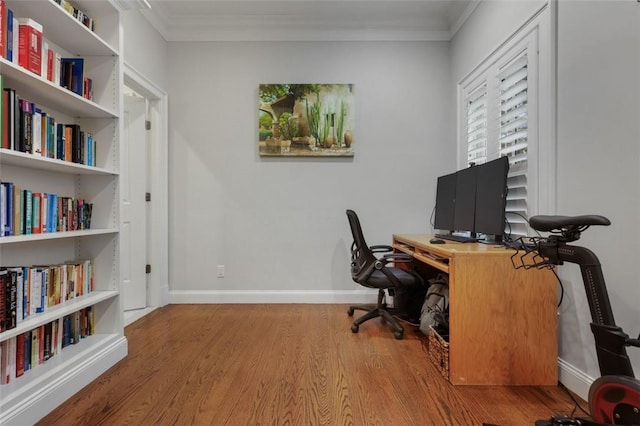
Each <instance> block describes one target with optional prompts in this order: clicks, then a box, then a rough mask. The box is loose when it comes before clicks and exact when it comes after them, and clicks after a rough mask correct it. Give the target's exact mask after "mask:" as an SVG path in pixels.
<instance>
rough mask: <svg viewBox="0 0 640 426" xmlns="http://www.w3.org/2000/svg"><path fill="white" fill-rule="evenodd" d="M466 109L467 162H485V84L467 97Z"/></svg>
mask: <svg viewBox="0 0 640 426" xmlns="http://www.w3.org/2000/svg"><path fill="white" fill-rule="evenodd" d="M466 108H467V114H466V115H467V117H466V119H467V120H466V122H467V128H466V131H467V162H468V163H469V164H471V163H474V164H482V163H486V162H487V84H486V83H483V84H482V85H481V86H480V87H478V88H477V89H476V90H475V91H474V92H473V93H471V94H470V95H469V98H468V100H467V104H466Z"/></svg>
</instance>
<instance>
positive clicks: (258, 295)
mask: <svg viewBox="0 0 640 426" xmlns="http://www.w3.org/2000/svg"><path fill="white" fill-rule="evenodd" d="M377 294H378V293H377V291H372V290H342V291H339V290H263V291H260V290H226V291H225V290H172V291H170V292H169V303H171V304H207V303H309V304H326V303H375V301H376V298H377Z"/></svg>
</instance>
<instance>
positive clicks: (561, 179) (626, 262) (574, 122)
mask: <svg viewBox="0 0 640 426" xmlns="http://www.w3.org/2000/svg"><path fill="white" fill-rule="evenodd" d="M544 3H545V2H544V1H535V2H502V1H484V2H482V3H481V4H480V5H479V6H478V7H477V9H476V10H475V12H474V14H473V15H472V16H471V18H470V19H469V20H468V21H467V22H466V23H465V25H464V26H463V27H462V29H461V30H460V31H459V32H458V33H457V34H456V36H455V38H454V39H453V41H452V45H451V57H452V74H453V76H454V78H453V81H452V85H453V87H452V94H451V97H452V98H454V97H455V96H456V95H455V93H456V91H455V90H456V89H455V85H456V83H457V82H458V81H459V80H460V79H461V78H463V77H464V76H465V75H466V74H467V73H469V72H470V71H471V70H472V69H473V67H475V66H476V65H478V63H479V62H480V61H481V60H482V59H484V58H485V57H486V56H487V55H488V54H490V53H491V52H492V51H493V50H495V49H496V48H497V47H498V46H499V45H500V43H501V41H504V40H505V38H506V37H508V36H509V35H510V34H511V33H513V31H514V30H516V29H517V28H518V27H519V26H521V25H522V24H523V23H524V22H525V21H526V20H527V19H528V18H529V17H530V16H531V14H532V13H533V12H535V10H536V9H538V7H539V6H540V5H543V4H544ZM552 12H553V13H554V14H553V15H552V16H554V15H555V16H556V19H557V26H556V27H555V30H556V31H557V45H555V44H554V46H553V47H554V48H555V49H557V56H556V57H555V61H556V63H557V66H556V67H554V69H553V72H554V73H557V89H556V90H557V104H556V108H557V129H556V144H557V151H556V163H557V170H556V175H557V182H556V185H555V192H556V200H555V205H556V209H555V210H556V211H540V212H538V213H539V214H556V213H557V214H566V215H578V214H591V213H593V214H602V215H605V216H607V217H609V218H610V219H611V221H612V222H613V225H612V226H611V227H609V228H592V229H590V230H588V231H587V232H586V233H585V234H584V236H583V239H582V240H581V243H584V245H587V246H589V247H591V248H592V249H593V250H594V251H595V252H596V253H597V254H598V255H599V256H600V258H601V262H602V264H603V268H604V273H605V276H606V278H607V284H608V286H609V295H610V298H611V302H612V304H613V309H614V313H615V317H616V320H617V322H618V324H619V325H620V326H622V327H623V329H625V330H626V331H627V332H628V333H629V334H631V335H634V336H635V335H637V333H638V332H640V315H638V306H639V302H640V285H639V282H638V272H637V265H638V264H639V260H640V258H639V257H640V256H639V255H638V251H637V250H635V244H634V243H635V241H638V238H639V237H640V235H639V234H640V228H639V227H638V223H637V219H638V218H640V197H639V195H640V173H639V172H638V170H639V168H638V164H639V160H640V148H639V147H640V127H639V124H638V123H639V118H640V90H639V88H640V86H639V83H638V80H637V77H638V75H640V32H639V29H640V4H638V3H637V2H636V1H635V0H625V1H565V0H561V1H559V2H558V8H557V10H553V9H552ZM504 22H507V23H509V24H504ZM454 113H455V107H454ZM553 204H554V203H553V202H550V203H549V205H551V206H552V205H553ZM559 272H560V277H561V278H562V281H563V284H564V289H565V295H564V300H563V302H562V305H561V307H560V309H559V312H560V317H559V318H560V328H559V333H560V339H559V342H560V358H561V360H562V361H561V379H562V381H563V383H565V384H567V385H568V387H569V388H571V389H572V390H574V391H576V392H578V394H580V395H581V396H583V397H586V389H588V384H589V383H590V381H591V380H592V379H593V378H595V377H598V376H599V369H598V364H597V360H596V358H595V350H594V349H593V337H592V334H591V331H590V328H589V322H590V315H589V309H588V307H587V305H586V297H585V291H584V287H583V285H582V279H581V276H580V273H579V271H578V269H577V267H574V266H570V265H565V266H561V267H560V269H559ZM638 352H639V351H637V350H636V351H633V349H630V351H629V354H630V355H631V357H632V361H633V365H634V366H635V369H636V371H638V370H639V369H640V356H639V355H640V354H639V353H638Z"/></svg>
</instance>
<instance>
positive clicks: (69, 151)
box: [0, 75, 96, 166]
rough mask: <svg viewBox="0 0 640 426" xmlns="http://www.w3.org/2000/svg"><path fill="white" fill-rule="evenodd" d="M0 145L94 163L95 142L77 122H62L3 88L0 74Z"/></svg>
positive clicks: (73, 160)
mask: <svg viewBox="0 0 640 426" xmlns="http://www.w3.org/2000/svg"><path fill="white" fill-rule="evenodd" d="M0 89H1V90H0V94H1V95H2V96H1V97H0V147H1V148H5V149H12V150H15V151H20V152H26V153H29V154H35V155H40V156H42V157H47V158H54V159H58V160H62V161H69V162H73V163H78V164H84V165H87V166H95V165H96V141H95V139H94V138H93V135H92V134H91V133H89V132H85V131H84V130H82V128H81V127H80V125H78V124H64V123H58V122H56V119H55V118H54V117H53V116H51V115H49V114H48V113H47V112H46V111H43V110H42V109H40V108H39V107H38V106H37V105H36V104H35V103H33V102H31V101H29V100H27V99H23V98H21V97H20V96H19V95H18V94H17V93H16V91H15V90H14V89H11V88H5V87H4V77H3V76H2V75H0Z"/></svg>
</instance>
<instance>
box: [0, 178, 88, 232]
mask: <svg viewBox="0 0 640 426" xmlns="http://www.w3.org/2000/svg"><path fill="white" fill-rule="evenodd" d="M92 210H93V204H92V203H89V202H87V201H85V200H83V199H78V198H72V197H63V196H60V195H58V194H51V193H46V192H35V191H32V190H31V189H22V188H21V187H20V186H18V185H16V184H14V183H13V182H0V237H8V236H14V235H29V234H40V233H51V232H64V231H82V230H85V229H91V213H92Z"/></svg>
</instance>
